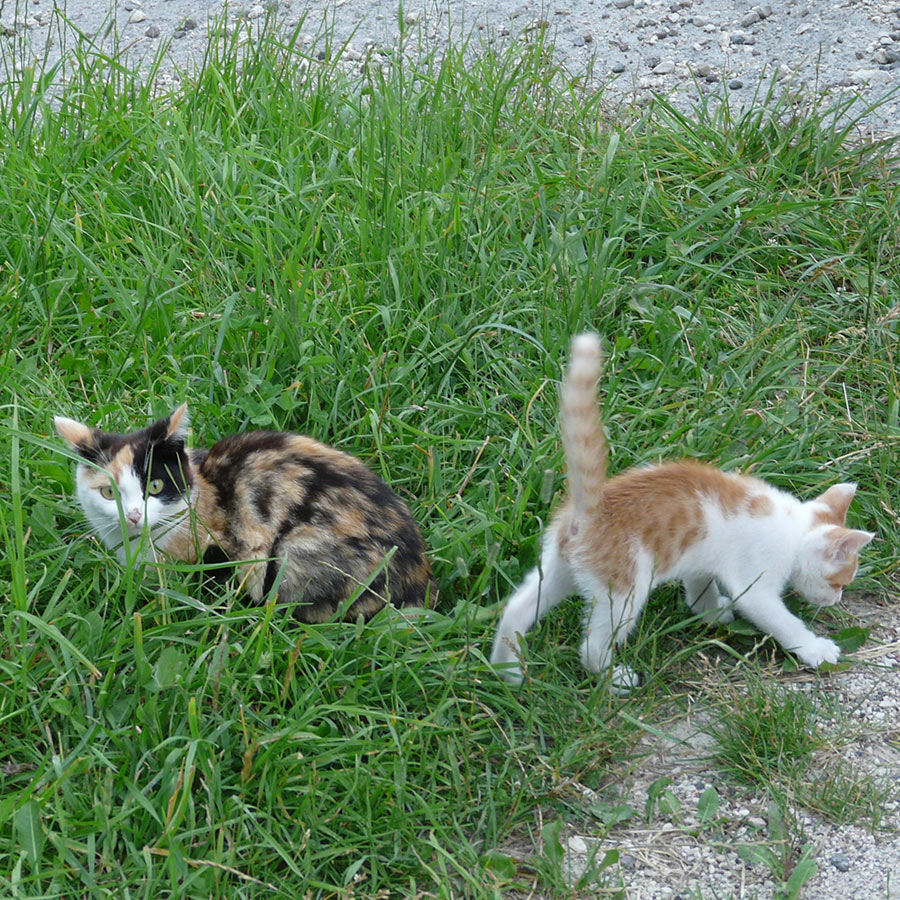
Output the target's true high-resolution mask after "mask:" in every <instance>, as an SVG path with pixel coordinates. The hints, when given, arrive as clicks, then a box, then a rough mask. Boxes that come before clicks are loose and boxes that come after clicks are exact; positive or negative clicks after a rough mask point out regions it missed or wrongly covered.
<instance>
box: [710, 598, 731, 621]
mask: <svg viewBox="0 0 900 900" xmlns="http://www.w3.org/2000/svg"><path fill="white" fill-rule="evenodd" d="M702 618H703V621H704V622H705V623H706V624H707V625H727V624H728V623H729V622H733V621H734V610H733V609H732V603H731V601H730V600H723V601H722V606H718V607H716V608H715V609H708V610H706V611H705V612H704V613H702Z"/></svg>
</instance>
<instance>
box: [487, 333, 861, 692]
mask: <svg viewBox="0 0 900 900" xmlns="http://www.w3.org/2000/svg"><path fill="white" fill-rule="evenodd" d="M599 376H600V341H599V339H598V338H597V336H596V335H592V334H584V335H580V336H578V337H576V338H575V339H574V340H573V342H572V358H571V362H570V365H569V370H568V373H567V375H566V379H565V383H564V385H563V389H562V396H561V409H560V411H561V419H562V436H563V446H564V449H565V454H566V462H567V466H568V488H569V496H568V499H567V501H566V503H565V504H564V506H563V507H562V508H561V509H560V510H559V511H558V512H557V513H556V515H555V516H554V517H553V520H552V522H551V524H550V526H549V527H548V529H547V531H546V533H545V535H544V540H543V548H542V552H541V561H540V566H538V567H536V568H535V569H534V570H532V571H531V572H530V573H529V574H528V576H527V577H526V578H525V581H524V582H523V583H522V585H521V586H520V587H519V589H518V590H517V591H516V592H515V594H513V596H512V597H511V598H510V600H509V603H508V604H507V606H506V609H505V611H504V613H503V618H502V619H501V620H500V626H499V628H498V629H497V636H496V638H495V640H494V648H493V653H492V656H491V661H492V662H493V663H495V664H498V665H501V666H502V668H501V669H500V674H502V675H503V676H504V677H505V678H507V679H509V680H510V681H514V682H517V681H520V680H521V678H522V671H521V668H520V662H521V653H522V651H523V650H524V640H523V637H524V635H525V633H526V632H527V631H528V629H529V628H531V627H532V626H533V625H534V624H535V623H536V622H537V621H538V620H539V619H540V618H541V617H542V616H543V615H544V614H545V613H546V612H547V611H548V610H550V609H553V607H555V606H556V605H558V604H559V603H560V602H561V601H562V600H563V599H565V598H566V597H568V596H569V595H571V594H580V595H581V596H582V597H583V598H584V599H585V634H584V640H583V642H582V645H581V659H582V662H583V663H584V665H585V667H586V668H587V669H589V670H590V671H592V672H601V671H603V670H604V669H605V668H606V667H607V666H609V664H610V658H611V654H612V645H613V641H614V640H615V642H616V643H622V641H624V639H625V638H626V637H627V635H628V633H629V632H630V631H631V629H632V628H633V626H634V624H635V622H636V621H637V618H638V616H639V615H640V613H641V610H642V609H643V607H644V604H645V603H646V601H647V596H648V594H649V593H650V591H651V590H652V589H653V588H654V587H655V586H656V585H658V584H662V583H663V582H666V581H673V580H678V581H681V582H682V583H683V584H684V589H685V599H686V600H687V603H688V606H689V607H690V608H691V609H692V610H693V612H695V613H700V614H702V615H703V617H704V618H705V619H707V620H708V621H710V622H715V621H722V622H727V621H731V619H732V618H733V610H736V611H737V612H739V613H740V614H741V615H742V616H743V617H744V618H746V619H749V621H751V622H752V623H753V624H754V625H756V626H757V627H758V628H760V629H761V630H762V631H764V632H766V633H767V634H771V635H772V636H773V637H774V638H775V640H777V641H778V643H779V644H781V646H782V647H784V648H785V649H786V650H790V651H791V652H792V653H794V654H796V655H797V656H798V657H799V658H800V659H801V660H802V661H803V662H804V663H806V664H807V665H809V666H818V665H819V664H820V663H823V662H829V663H833V662H836V661H837V659H838V656H839V655H840V650H839V648H838V646H837V644H835V643H834V641H831V640H829V639H828V638H825V637H819V636H818V635H816V634H815V633H814V632H812V631H811V630H810V629H809V628H807V626H806V625H805V624H804V623H803V622H802V621H801V620H800V619H798V618H797V617H796V616H795V615H793V614H792V613H790V612H789V611H788V609H787V608H786V607H785V605H784V603H783V602H782V599H781V593H782V591H783V590H784V588H785V587H786V585H788V584H790V585H792V586H793V587H794V589H795V590H796V591H797V592H798V593H799V594H800V595H801V596H802V597H803V598H804V599H805V600H807V601H809V602H810V603H813V604H815V605H817V606H831V605H832V604H834V603H837V602H838V601H839V600H840V599H841V590H842V589H843V588H844V586H845V585H847V584H849V583H850V581H852V580H853V577H854V575H855V574H856V567H857V556H858V553H859V551H860V549H861V548H862V547H864V546H865V545H866V544H868V543H869V541H871V540H872V538H873V537H874V535H873V534H871V533H870V532H868V531H856V530H854V529H850V528H845V527H844V519H845V516H846V514H847V508H848V507H849V505H850V501H851V500H852V499H853V495H854V493H855V492H856V485H854V484H836V485H834V486H833V487H830V488H829V489H828V490H827V491H825V493H824V494H822V495H821V496H819V497H816V498H815V499H813V500H809V501H806V502H803V501H800V500H797V499H796V498H795V497H792V496H791V495H790V494H787V493H785V492H784V491H780V490H778V489H777V488H774V487H772V486H771V485H769V484H766V483H765V482H764V481H760V480H759V479H757V478H750V477H747V476H743V475H736V474H730V473H726V472H722V471H720V470H719V469H717V468H714V467H713V466H707V465H702V464H700V463H697V462H691V461H684V462H669V463H662V464H660V465H655V466H650V467H649V468H641V469H632V470H630V471H628V472H625V473H623V474H621V475H618V476H616V477H614V478H612V479H611V480H609V481H607V477H606V457H607V448H606V439H605V437H604V433H603V426H602V424H601V422H600V418H599V414H598V410H597V398H596V390H597V380H598V378H599ZM720 591H721V592H720ZM637 683H638V679H637V676H636V675H635V673H634V672H632V671H631V670H630V669H628V668H627V667H625V666H616V667H615V669H614V671H613V686H614V687H615V688H617V689H619V690H627V689H628V688H630V687H633V686H634V685H635V684H637Z"/></svg>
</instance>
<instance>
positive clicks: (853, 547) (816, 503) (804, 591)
mask: <svg viewBox="0 0 900 900" xmlns="http://www.w3.org/2000/svg"><path fill="white" fill-rule="evenodd" d="M855 493H856V485H855V484H836V485H834V486H833V487H830V488H829V489H828V490H827V491H825V493H824V494H822V495H821V496H819V497H816V499H815V500H813V501H811V502H810V503H809V504H808V506H809V508H810V512H811V520H810V528H809V531H808V533H807V534H806V537H805V539H804V542H803V550H802V552H801V558H800V560H799V563H798V565H797V567H796V569H795V571H794V574H793V576H792V578H791V582H792V584H793V586H794V588H795V589H796V590H797V592H798V593H799V594H800V595H801V596H802V597H803V599H804V600H807V601H808V602H810V603H814V604H816V605H817V606H833V605H834V604H835V603H837V602H838V601H839V600H840V599H841V593H842V592H843V590H844V588H845V587H846V586H847V585H848V584H850V582H851V581H853V578H854V577H855V575H856V569H857V566H858V565H859V551H860V550H862V548H863V547H865V546H866V544H868V543H869V541H871V540H872V538H874V537H875V535H874V534H872V532H870V531H857V530H856V529H853V528H846V527H845V526H844V521H845V519H846V517H847V509H848V508H849V506H850V501H851V500H852V499H853V495H854V494H855Z"/></svg>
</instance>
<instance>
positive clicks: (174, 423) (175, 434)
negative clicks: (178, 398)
mask: <svg viewBox="0 0 900 900" xmlns="http://www.w3.org/2000/svg"><path fill="white" fill-rule="evenodd" d="M189 421H190V417H189V416H188V408H187V403H182V404H181V406H179V407H178V409H176V410H175V412H173V413H172V415H171V416H169V422H168V425H167V426H166V438H175V439H176V440H178V439H179V438H180V439H181V440H184V438H185V435H187V429H188V423H189Z"/></svg>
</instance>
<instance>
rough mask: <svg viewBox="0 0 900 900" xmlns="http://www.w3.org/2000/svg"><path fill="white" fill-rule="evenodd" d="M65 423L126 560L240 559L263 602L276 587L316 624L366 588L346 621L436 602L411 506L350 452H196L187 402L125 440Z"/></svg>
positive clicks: (83, 474)
mask: <svg viewBox="0 0 900 900" xmlns="http://www.w3.org/2000/svg"><path fill="white" fill-rule="evenodd" d="M54 422H55V424H56V430H57V431H58V432H59V434H60V435H61V436H62V437H63V438H64V439H65V440H66V441H67V442H68V444H69V446H70V447H71V448H72V449H73V450H75V451H76V452H77V453H78V454H79V456H80V457H81V461H80V462H79V464H78V468H77V473H76V483H77V494H78V499H79V501H80V503H81V506H82V508H83V509H84V511H85V513H86V514H87V517H88V519H89V520H90V522H91V525H92V526H93V528H94V530H95V531H96V533H97V535H98V536H99V537H100V538H101V540H102V541H103V542H104V543H105V544H106V545H107V546H108V547H109V548H110V549H112V550H115V551H116V553H117V555H118V557H119V559H121V560H123V561H124V560H125V559H126V558H127V557H128V556H130V555H133V554H134V553H135V552H138V551H141V552H142V555H143V557H144V559H155V558H156V554H157V552H161V553H162V554H164V555H166V556H169V557H172V558H174V559H176V560H183V561H186V562H198V561H201V560H202V561H203V562H206V563H225V562H228V561H232V562H234V563H235V567H236V569H237V575H238V580H239V584H240V585H241V586H242V588H243V590H245V591H246V592H247V593H248V594H249V595H250V598H251V599H252V601H253V602H255V603H260V602H261V601H263V599H264V598H266V597H267V595H268V594H269V592H270V591H271V590H272V588H273V587H276V585H277V597H278V601H279V602H281V603H290V604H294V605H295V615H296V617H297V618H298V619H300V620H301V621H304V622H322V621H325V620H327V619H329V618H331V617H332V616H333V615H334V614H335V612H336V611H337V610H338V609H339V608H341V607H342V606H343V605H344V604H346V602H347V601H349V599H350V597H351V596H352V595H353V593H354V592H355V591H357V590H358V589H359V588H360V587H361V586H364V585H365V586H366V587H365V589H364V590H363V591H362V592H361V593H360V594H359V596H358V597H357V598H356V599H355V600H354V601H353V602H352V604H351V605H350V606H349V608H348V609H347V610H346V618H348V619H351V620H353V619H356V618H357V617H358V616H360V615H362V616H363V617H365V618H369V617H370V616H372V615H374V613H376V612H377V611H378V610H379V609H381V608H382V607H383V606H384V605H385V603H386V602H387V601H388V600H389V601H390V602H391V603H392V604H393V605H395V606H398V607H400V606H424V605H427V603H428V601H429V600H430V599H433V598H434V597H435V596H436V593H435V591H434V584H433V581H432V578H431V571H430V568H429V564H428V560H427V558H426V555H425V545H424V543H423V541H422V537H421V535H420V533H419V529H418V527H417V525H416V523H415V521H414V520H413V517H412V515H411V514H410V512H409V509H408V508H407V506H406V504H405V503H404V502H403V501H402V500H400V498H399V497H397V495H396V494H394V492H393V491H391V489H390V488H389V487H388V486H387V485H386V484H385V483H384V482H383V481H382V480H381V479H380V478H378V477H377V476H376V475H374V474H373V473H372V472H371V471H370V470H369V469H367V468H366V467H365V466H364V465H363V464H362V463H361V462H360V461H359V460H357V459H355V458H354V457H352V456H350V455H349V454H347V453H344V452H342V451H341V450H337V449H335V448H334V447H329V446H327V445H325V444H321V443H319V442H318V441H316V440H313V439H312V438H309V437H304V436H302V435H299V434H287V433H283V432H269V431H254V432H248V433H246V434H236V435H233V436H231V437H227V438H225V439H224V440H222V441H219V443H217V444H215V446H213V447H212V448H211V449H209V450H189V449H187V448H186V446H185V436H186V429H187V406H186V404H185V405H182V406H179V407H178V409H176V410H175V412H173V413H172V415H170V416H169V417H168V418H165V419H160V420H159V421H157V422H154V423H153V424H152V425H149V426H148V427H147V428H144V429H142V430H141V431H135V432H133V433H131V434H124V435H123V434H112V433H108V432H103V431H100V430H98V429H96V428H90V427H88V426H87V425H82V424H81V423H80V422H76V421H73V420H72V419H67V418H64V417H61V416H59V417H57V418H56V419H55V420H54ZM145 529H146V534H144V532H145ZM126 542H127V545H128V546H126ZM142 548H143V549H142ZM392 551H393V555H391V553H392ZM385 560H387V562H386V563H385ZM210 572H219V573H221V572H222V569H211V570H210Z"/></svg>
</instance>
